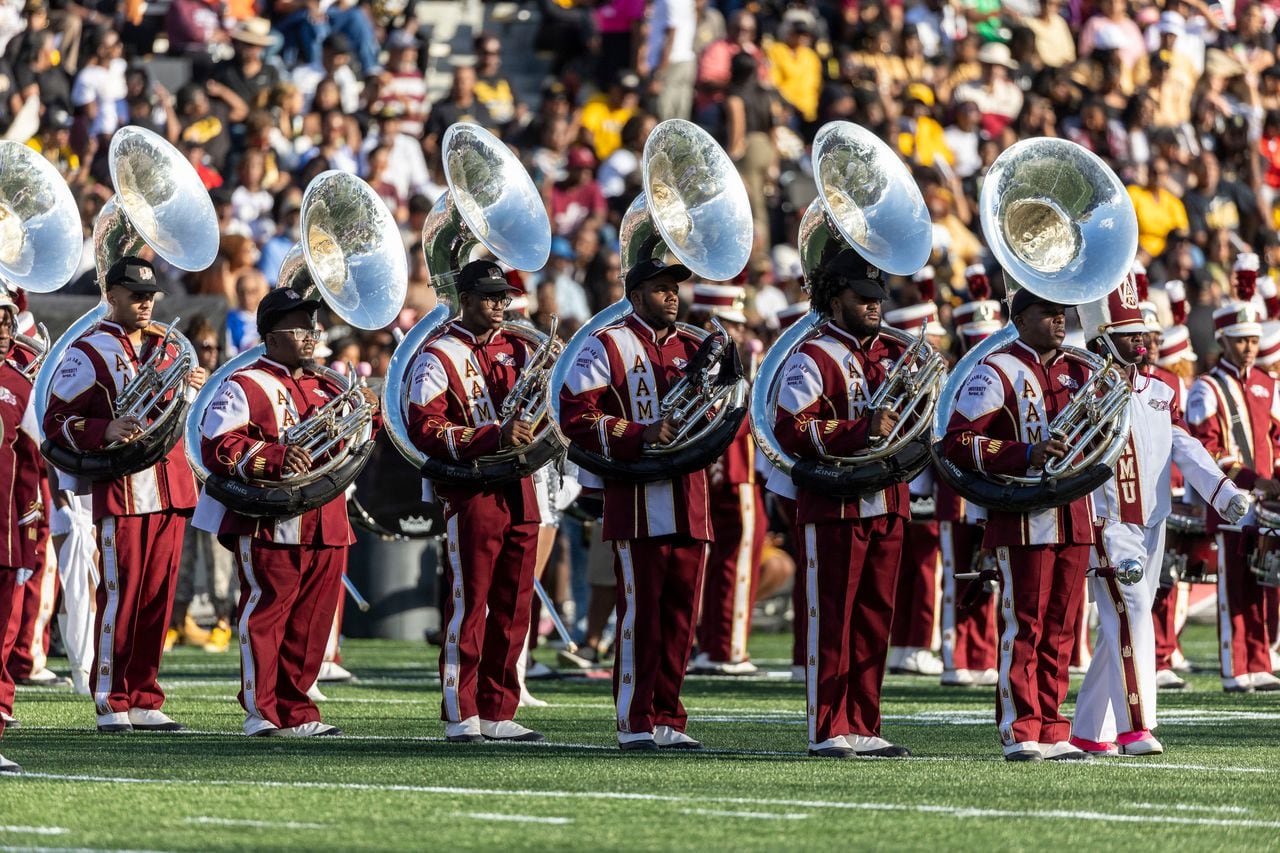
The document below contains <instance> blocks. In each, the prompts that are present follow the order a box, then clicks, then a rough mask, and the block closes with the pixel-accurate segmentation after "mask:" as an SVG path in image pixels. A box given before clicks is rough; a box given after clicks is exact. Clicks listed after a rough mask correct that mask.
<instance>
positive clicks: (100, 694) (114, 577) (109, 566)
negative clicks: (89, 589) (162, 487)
mask: <svg viewBox="0 0 1280 853" xmlns="http://www.w3.org/2000/svg"><path fill="white" fill-rule="evenodd" d="M99 582H100V583H103V584H106V586H107V606H106V608H105V609H104V610H103V612H102V627H101V628H99V629H98V672H97V673H96V678H97V688H96V689H95V690H94V695H93V701H94V703H95V704H97V706H98V713H99V714H110V713H112V712H113V710H114V709H112V707H111V705H110V703H109V701H108V700H109V699H110V698H111V670H112V669H113V668H114V665H115V660H114V653H115V647H114V645H113V644H112V643H113V637H114V634H113V633H112V632H113V630H114V628H113V623H114V622H115V621H116V617H117V616H118V615H119V614H118V612H117V611H118V610H119V608H120V572H119V570H118V568H117V567H116V520H115V517H114V516H110V515H109V516H107V517H106V518H104V519H102V579H101V580H100V581H99Z"/></svg>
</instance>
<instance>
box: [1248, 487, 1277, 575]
mask: <svg viewBox="0 0 1280 853" xmlns="http://www.w3.org/2000/svg"><path fill="white" fill-rule="evenodd" d="M1256 512H1257V516H1258V526H1259V527H1263V528H1272V529H1274V530H1280V502H1276V501H1260V502H1259V503H1258V504H1257V507H1256ZM1249 569H1250V570H1251V571H1252V572H1253V573H1254V575H1256V576H1257V578H1258V583H1260V584H1262V585H1263V586H1272V587H1280V536H1263V535H1259V536H1258V537H1257V543H1256V546H1255V548H1254V551H1253V554H1251V555H1250V557H1249Z"/></svg>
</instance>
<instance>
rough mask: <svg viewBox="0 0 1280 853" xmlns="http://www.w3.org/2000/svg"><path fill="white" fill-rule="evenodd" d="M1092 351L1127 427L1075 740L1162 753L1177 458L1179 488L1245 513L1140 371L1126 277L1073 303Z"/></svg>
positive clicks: (1106, 492) (1111, 485)
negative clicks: (1120, 387) (1168, 532)
mask: <svg viewBox="0 0 1280 853" xmlns="http://www.w3.org/2000/svg"><path fill="white" fill-rule="evenodd" d="M1078 310H1079V314H1080V325H1081V327H1082V328H1083V329H1084V334H1085V337H1086V338H1087V339H1088V345H1089V347H1090V349H1092V350H1093V351H1094V352H1096V353H1098V354H1099V355H1104V356H1105V355H1110V356H1111V357H1112V358H1113V359H1115V362H1116V364H1117V365H1119V366H1120V367H1121V369H1122V370H1123V371H1124V372H1125V375H1126V377H1127V379H1128V381H1129V385H1130V388H1131V389H1132V390H1131V394H1130V397H1129V411H1130V416H1131V417H1132V427H1131V428H1130V430H1129V440H1128V443H1127V446H1126V447H1125V449H1124V452H1123V453H1122V455H1121V456H1120V458H1119V459H1118V460H1117V462H1116V466H1115V476H1114V477H1113V478H1112V479H1110V480H1108V481H1107V482H1106V483H1104V484H1103V485H1102V486H1101V487H1099V488H1098V490H1097V491H1096V492H1095V493H1094V495H1093V504H1094V512H1095V517H1096V518H1097V520H1098V525H1099V527H1100V532H1099V541H1097V542H1095V560H1094V568H1095V570H1097V572H1096V573H1095V575H1094V576H1093V577H1091V578H1090V579H1089V589H1090V594H1091V595H1092V597H1093V599H1094V600H1095V601H1097V602H1098V604H1099V606H1098V639H1097V647H1096V648H1095V650H1094V656H1093V662H1092V664H1091V665H1090V667H1089V671H1088V673H1087V674H1086V675H1085V679H1084V684H1083V685H1082V686H1081V687H1080V693H1079V695H1078V696H1077V698H1076V714H1075V720H1074V721H1073V724H1072V737H1071V743H1072V744H1073V745H1075V746H1076V747H1078V748H1080V749H1083V750H1085V751H1086V752H1089V753H1092V754H1094V755H1116V754H1123V755H1158V754H1160V753H1162V752H1164V747H1163V746H1162V745H1161V743H1160V741H1158V740H1156V738H1155V736H1154V735H1153V734H1152V732H1151V730H1152V729H1154V728H1155V727H1156V669H1155V662H1156V654H1155V628H1154V623H1153V622H1152V619H1151V605H1152V603H1153V601H1154V599H1155V595H1156V589H1157V588H1158V587H1159V584H1160V570H1161V567H1162V566H1163V563H1164V535H1165V525H1164V521H1165V518H1166V517H1167V516H1168V514H1169V503H1170V495H1169V489H1168V488H1167V484H1168V483H1169V482H1170V478H1171V467H1172V465H1173V463H1174V462H1175V461H1176V462H1177V464H1178V468H1179V470H1180V471H1181V472H1182V477H1183V478H1184V479H1185V482H1186V483H1187V484H1188V485H1190V486H1191V488H1193V489H1195V491H1196V492H1197V493H1198V494H1199V495H1200V496H1201V497H1202V498H1204V499H1205V500H1206V501H1207V502H1209V503H1210V504H1211V505H1212V506H1213V507H1214V509H1215V510H1216V511H1218V512H1220V513H1221V514H1222V515H1223V517H1225V518H1227V519H1228V520H1229V521H1230V522H1231V523H1235V522H1236V521H1239V520H1240V519H1241V518H1243V517H1244V515H1245V513H1246V512H1248V509H1249V497H1248V495H1247V494H1246V493H1245V492H1243V491H1241V490H1240V489H1238V488H1236V487H1235V486H1234V485H1232V484H1231V481H1230V480H1228V479H1227V478H1226V477H1224V476H1223V475H1222V471H1221V470H1220V469H1219V468H1218V466H1217V464H1216V463H1215V462H1214V460H1213V457H1212V456H1210V455H1209V454H1208V453H1207V452H1206V451H1205V449H1204V447H1203V446H1202V445H1201V444H1200V443H1199V442H1198V441H1197V440H1196V439H1194V438H1192V437H1191V436H1190V435H1189V434H1188V433H1187V431H1186V426H1185V424H1184V423H1183V421H1182V416H1181V412H1180V411H1179V410H1178V408H1177V402H1178V400H1177V392H1176V391H1175V390H1174V389H1173V388H1172V387H1170V386H1169V385H1167V384H1166V383H1164V382H1162V381H1159V380H1158V379H1155V378H1154V377H1151V376H1149V375H1147V374H1146V373H1145V372H1143V371H1142V370H1140V364H1141V361H1142V356H1143V355H1144V353H1145V344H1146V340H1147V335H1148V333H1149V331H1148V327H1147V323H1146V320H1145V319H1144V317H1143V316H1142V311H1141V309H1140V308H1139V304H1138V293H1137V287H1136V283H1135V282H1134V281H1133V279H1132V278H1127V279H1126V280H1125V281H1124V282H1123V283H1122V284H1121V285H1120V287H1118V288H1117V289H1116V290H1114V291H1112V292H1111V293H1110V294H1108V295H1107V296H1105V297H1103V298H1102V299H1099V300H1096V301H1094V302H1089V303H1086V304H1084V305H1081V306H1079V309H1078Z"/></svg>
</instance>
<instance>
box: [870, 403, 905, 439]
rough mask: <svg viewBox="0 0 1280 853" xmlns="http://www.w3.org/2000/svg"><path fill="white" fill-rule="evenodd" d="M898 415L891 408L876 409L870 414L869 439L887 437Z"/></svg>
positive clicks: (895, 423)
mask: <svg viewBox="0 0 1280 853" xmlns="http://www.w3.org/2000/svg"><path fill="white" fill-rule="evenodd" d="M898 418H899V415H898V413H897V412H895V411H894V410H893V409H876V411H875V414H873V415H872V416H871V440H872V441H875V440H876V439H880V438H888V437H889V433H891V432H893V428H894V427H895V426H896V425H897V423H898Z"/></svg>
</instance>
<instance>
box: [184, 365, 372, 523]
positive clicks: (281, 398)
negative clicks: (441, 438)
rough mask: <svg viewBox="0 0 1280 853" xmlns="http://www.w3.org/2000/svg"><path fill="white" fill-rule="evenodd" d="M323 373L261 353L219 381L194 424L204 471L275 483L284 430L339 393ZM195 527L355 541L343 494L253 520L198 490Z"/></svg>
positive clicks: (282, 449)
mask: <svg viewBox="0 0 1280 853" xmlns="http://www.w3.org/2000/svg"><path fill="white" fill-rule="evenodd" d="M341 391H342V388H341V387H340V386H339V385H338V383H337V382H335V381H334V380H333V379H331V378H330V377H329V376H327V375H325V374H323V373H318V372H315V371H310V370H308V371H304V372H303V374H302V375H301V376H300V377H298V378H296V379H295V378H294V377H293V373H292V371H290V370H289V369H288V368H287V367H285V366H284V365H282V364H279V363H277V362H274V361H272V360H271V359H269V358H267V357H265V356H263V357H262V358H260V359H258V360H257V361H255V362H254V363H253V364H251V365H249V366H248V367H245V368H242V369H241V370H237V371H236V372H235V373H232V374H231V375H230V376H228V377H227V378H226V379H225V380H223V382H222V386H221V387H220V388H219V389H218V392H217V394H216V395H215V396H214V399H213V403H212V404H211V405H210V406H209V408H208V410H207V411H206V412H205V413H204V419H203V420H202V421H201V423H200V436H201V439H200V453H201V458H202V459H203V461H204V464H205V467H207V468H208V469H209V471H210V472H211V473H214V474H220V475H222V476H225V477H233V478H235V479H238V480H249V479H255V478H265V479H269V480H279V479H280V475H281V471H282V467H283V464H284V452H285V445H283V444H281V443H280V440H281V438H282V437H283V436H284V434H285V431H286V430H288V429H289V428H290V427H292V426H294V425H296V424H299V423H301V422H302V421H304V420H306V419H307V418H308V417H309V416H310V415H311V414H312V413H313V412H315V411H316V410H317V409H319V408H321V407H323V406H324V405H325V404H326V403H328V402H329V401H330V400H332V399H333V398H334V397H336V396H338V394H340V393H341ZM376 426H377V424H376V423H375V428H376ZM194 525H195V527H196V528H197V529H199V530H206V531H208V532H210V533H216V534H218V535H219V536H252V537H253V538H255V539H258V540H261V541H263V542H271V543H274V544H276V545H313V546H314V545H327V546H341V545H350V544H351V543H353V542H355V536H354V535H353V534H352V531H351V523H350V522H349V521H348V520H347V502H346V501H345V500H344V499H343V498H342V497H337V498H334V499H333V500H331V501H329V502H328V503H327V504H325V505H323V506H321V507H318V508H316V509H313V510H309V511H307V512H304V513H303V514H302V515H299V516H295V517H293V518H282V519H271V518H253V517H250V516H247V515H241V514H239V513H237V512H235V511H233V510H232V509H231V508H229V507H225V506H223V505H222V504H221V503H219V502H218V501H216V500H214V499H213V498H212V497H210V496H209V495H208V494H207V493H203V492H202V493H201V495H200V504H199V506H198V507H197V508H196V515H195V519H194Z"/></svg>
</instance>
